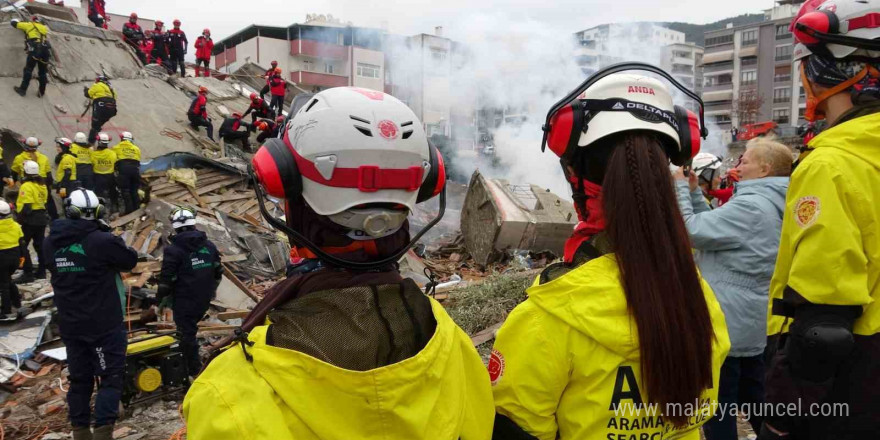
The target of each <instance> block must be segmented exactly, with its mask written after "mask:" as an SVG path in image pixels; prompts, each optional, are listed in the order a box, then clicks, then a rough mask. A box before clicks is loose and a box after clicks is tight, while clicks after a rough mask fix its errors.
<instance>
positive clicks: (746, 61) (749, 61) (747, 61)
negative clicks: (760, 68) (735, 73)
mask: <svg viewBox="0 0 880 440" xmlns="http://www.w3.org/2000/svg"><path fill="white" fill-rule="evenodd" d="M739 64H740V66H743V67H745V66H754V65H757V64H758V57H749V58H741V59H740V61H739Z"/></svg>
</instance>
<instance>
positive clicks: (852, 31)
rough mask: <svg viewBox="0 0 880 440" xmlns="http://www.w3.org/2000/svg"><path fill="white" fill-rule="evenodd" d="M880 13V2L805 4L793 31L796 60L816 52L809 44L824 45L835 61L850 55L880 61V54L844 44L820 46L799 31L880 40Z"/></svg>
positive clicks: (845, 0)
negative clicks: (803, 28) (805, 28)
mask: <svg viewBox="0 0 880 440" xmlns="http://www.w3.org/2000/svg"><path fill="white" fill-rule="evenodd" d="M878 14H880V0H828V1H826V2H823V3H821V4H820V5H819V6H818V7H817V6H816V5H815V3H814V2H806V3H804V5H803V6H802V7H801V10H800V11H799V12H798V14H797V16H796V17H795V18H794V20H792V23H791V27H790V30H791V31H792V33H794V36H795V42H796V43H797V44H796V45H795V47H794V51H793V55H792V56H793V58H794V60H795V61H798V60H801V59H803V58H805V57H807V56H809V55H811V54H812V53H813V52H812V51H811V50H810V48H809V45H813V44H817V43H818V44H821V45H824V46H825V47H826V48H827V49H828V52H830V53H831V55H832V56H834V58H836V59H841V58H846V57H849V56H863V57H867V58H880V51H875V50H867V49H860V48H856V47H852V46H845V45H842V44H833V43H820V42H818V41H817V40H816V39H815V38H812V37H811V36H809V35H806V34H805V33H803V32H802V31H800V30H798V29H797V24H798V23H800V24H802V25H805V26H808V27H810V28H812V29H814V30H817V31H820V32H824V33H827V34H831V35H834V36H842V37H852V38H860V39H864V40H876V39H878V38H880V26H877V25H876V24H875V23H876V17H877V16H878Z"/></svg>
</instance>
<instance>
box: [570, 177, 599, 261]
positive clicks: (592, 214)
mask: <svg viewBox="0 0 880 440" xmlns="http://www.w3.org/2000/svg"><path fill="white" fill-rule="evenodd" d="M569 183H571V189H572V191H573V192H574V194H575V197H574V198H575V204H574V207H575V211H577V215H578V220H580V221H579V222H578V224H577V226H575V228H574V232H573V233H572V234H571V237H569V239H568V240H567V241H566V242H565V254H564V256H563V260H564V261H565V262H566V263H571V262H572V261H573V260H574V254H575V253H576V252H577V250H578V248H580V247H581V244H583V243H584V242H585V241H587V240H589V239H590V238H592V237H593V236H594V235H596V234H598V233H599V232H602V230H604V229H605V214H604V212H603V211H602V186H600V185H597V184H595V183H593V182H590V181H588V180H586V179H581V180H580V185H582V187H581V186H580V185H578V183H579V182H578V179H577V178H576V177H571V178H569ZM578 194H582V196H580V197H584V196H585V197H586V203H585V205H586V211H587V212H581V205H580V204H579V203H578V202H577V199H578V198H579V196H578Z"/></svg>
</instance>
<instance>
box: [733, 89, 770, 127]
mask: <svg viewBox="0 0 880 440" xmlns="http://www.w3.org/2000/svg"><path fill="white" fill-rule="evenodd" d="M763 104H764V95H763V94H761V93H758V91H757V90H755V89H749V90H743V91H741V92H740V93H739V96H738V97H737V98H736V99H734V100H733V102H732V103H731V107H733V113H734V114H735V115H736V116H737V119H738V121H739V124H740V126H742V125H745V124H754V123H755V122H758V121H757V120H758V113H760V111H761V106H762V105H763Z"/></svg>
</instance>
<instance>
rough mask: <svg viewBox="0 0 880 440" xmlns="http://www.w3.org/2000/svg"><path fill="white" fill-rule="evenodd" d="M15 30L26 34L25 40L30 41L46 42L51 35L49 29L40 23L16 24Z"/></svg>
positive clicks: (23, 22)
mask: <svg viewBox="0 0 880 440" xmlns="http://www.w3.org/2000/svg"><path fill="white" fill-rule="evenodd" d="M15 28H16V29H18V30H20V31H22V32H24V35H25V38H27V39H28V40H44V39H46V36H47V35H49V28H48V27H46V25H44V24H40V23H34V22H30V21H22V22H20V23H18V24H16V25H15Z"/></svg>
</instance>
